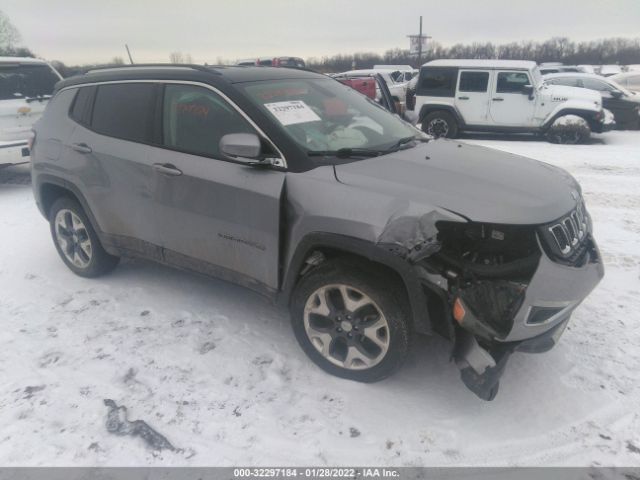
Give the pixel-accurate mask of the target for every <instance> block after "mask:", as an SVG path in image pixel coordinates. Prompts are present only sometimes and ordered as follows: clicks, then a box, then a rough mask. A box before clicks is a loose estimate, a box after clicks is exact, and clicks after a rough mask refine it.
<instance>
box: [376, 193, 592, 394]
mask: <svg viewBox="0 0 640 480" xmlns="http://www.w3.org/2000/svg"><path fill="white" fill-rule="evenodd" d="M378 244H379V246H381V247H384V248H386V249H387V250H391V251H393V252H394V253H396V254H398V255H401V256H403V257H404V258H405V259H406V260H407V261H409V262H410V263H412V264H413V265H414V268H415V271H416V273H417V275H418V277H419V278H420V281H421V283H422V285H423V288H424V291H425V295H426V296H427V297H428V299H429V300H428V304H429V313H430V315H429V317H430V321H431V325H432V328H433V330H434V331H436V332H437V333H439V334H441V335H443V336H444V337H446V338H449V339H450V340H451V341H452V342H453V350H452V358H453V360H454V361H455V362H456V364H457V366H458V367H459V368H460V372H461V379H462V381H463V382H464V384H465V385H466V386H467V387H468V388H469V389H470V390H472V391H473V392H474V393H475V394H476V395H477V396H478V397H480V398H482V399H484V400H492V399H493V398H494V397H495V395H496V393H497V391H498V386H499V380H500V377H501V375H502V373H503V371H504V369H505V366H506V364H507V361H508V359H509V357H510V355H511V354H512V353H513V352H515V351H520V352H528V353H538V352H545V351H547V350H549V349H550V348H552V347H553V346H554V345H555V343H556V342H557V340H558V338H559V337H560V335H561V334H562V332H563V331H564V328H565V327H566V325H567V323H568V321H569V318H570V316H571V313H572V312H573V310H574V309H575V308H576V307H577V306H578V305H579V304H580V302H581V301H582V300H583V299H584V298H585V297H586V296H587V295H588V294H589V292H591V290H592V289H593V288H594V287H595V286H596V285H597V283H598V282H599V281H600V279H601V278H602V276H603V275H604V269H603V265H602V261H601V259H600V254H599V251H598V248H597V246H596V244H595V242H594V240H593V237H592V228H591V220H590V217H589V215H588V214H587V212H586V209H585V207H584V203H583V202H582V199H581V198H580V199H578V201H577V202H576V207H575V208H574V209H573V210H571V211H569V212H567V213H566V215H563V216H562V217H560V218H558V219H556V220H555V221H552V222H549V223H543V224H533V225H510V224H497V223H478V222H473V221H470V220H468V219H462V218H460V219H459V220H457V219H456V220H452V218H451V217H448V216H447V215H442V214H440V213H437V212H431V213H429V214H426V215H423V216H421V217H419V218H416V217H403V218H399V219H396V220H393V221H391V222H389V224H388V225H387V228H385V230H384V232H383V234H382V235H381V236H380V238H379V243H378Z"/></svg>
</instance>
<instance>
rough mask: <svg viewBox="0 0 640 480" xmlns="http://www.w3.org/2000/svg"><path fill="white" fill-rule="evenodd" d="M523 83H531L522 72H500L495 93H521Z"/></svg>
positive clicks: (527, 76)
mask: <svg viewBox="0 0 640 480" xmlns="http://www.w3.org/2000/svg"><path fill="white" fill-rule="evenodd" d="M525 85H531V81H530V80H529V75H527V74H526V73H524V72H500V73H498V83H497V85H496V93H522V89H523V87H524V86H525Z"/></svg>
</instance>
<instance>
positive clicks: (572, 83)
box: [549, 77, 582, 87]
mask: <svg viewBox="0 0 640 480" xmlns="http://www.w3.org/2000/svg"><path fill="white" fill-rule="evenodd" d="M549 83H551V84H553V85H565V86H567V87H582V84H581V82H580V81H579V80H578V79H577V78H569V77H564V78H554V79H553V80H551V81H549Z"/></svg>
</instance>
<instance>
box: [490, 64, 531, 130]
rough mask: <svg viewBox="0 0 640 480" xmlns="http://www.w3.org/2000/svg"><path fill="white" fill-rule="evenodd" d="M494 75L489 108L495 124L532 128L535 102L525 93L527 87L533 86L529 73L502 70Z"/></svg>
mask: <svg viewBox="0 0 640 480" xmlns="http://www.w3.org/2000/svg"><path fill="white" fill-rule="evenodd" d="M494 75H495V81H494V82H493V88H492V89H491V90H492V92H491V102H490V107H489V112H490V115H491V120H492V121H493V123H495V124H498V125H505V126H512V127H527V126H530V125H531V124H532V122H533V113H534V111H535V101H534V100H532V99H529V95H527V94H525V93H523V92H524V86H525V85H533V83H532V81H531V78H530V77H529V74H528V72H526V71H523V70H520V71H508V70H500V71H496V72H495V73H494Z"/></svg>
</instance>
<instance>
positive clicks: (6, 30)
mask: <svg viewBox="0 0 640 480" xmlns="http://www.w3.org/2000/svg"><path fill="white" fill-rule="evenodd" d="M18 42H20V32H18V29H17V28H16V27H14V26H13V23H11V20H9V17H7V16H6V15H5V14H4V12H2V11H1V10H0V50H2V51H10V50H13V49H14V47H15V45H16V43H18Z"/></svg>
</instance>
